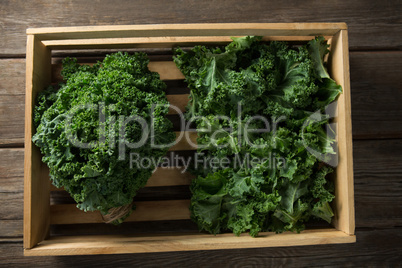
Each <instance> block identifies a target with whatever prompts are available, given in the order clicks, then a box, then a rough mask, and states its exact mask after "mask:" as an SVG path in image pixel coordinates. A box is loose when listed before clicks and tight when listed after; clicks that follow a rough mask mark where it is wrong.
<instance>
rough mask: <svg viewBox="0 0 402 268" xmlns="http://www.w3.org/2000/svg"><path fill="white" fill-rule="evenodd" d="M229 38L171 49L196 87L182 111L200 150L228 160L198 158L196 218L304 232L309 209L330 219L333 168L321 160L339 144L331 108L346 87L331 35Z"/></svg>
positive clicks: (215, 227) (220, 226) (219, 224)
mask: <svg viewBox="0 0 402 268" xmlns="http://www.w3.org/2000/svg"><path fill="white" fill-rule="evenodd" d="M232 39H233V42H232V43H230V44H229V45H228V46H226V47H224V48H219V47H218V48H211V47H205V46H196V47H194V48H193V49H191V50H190V51H183V50H182V49H180V48H178V49H176V51H175V57H174V61H175V63H176V65H177V66H178V68H179V69H180V70H181V71H182V72H183V74H184V75H185V77H186V81H187V83H188V86H189V88H190V90H191V94H190V103H189V106H188V109H187V113H186V117H187V119H188V120H192V121H195V122H196V124H197V132H198V136H199V138H198V140H197V143H198V147H199V149H198V152H199V153H202V154H203V156H204V159H208V158H210V159H215V160H216V162H220V161H221V162H220V163H222V161H224V160H226V161H227V163H228V164H227V165H226V166H223V167H222V166H218V167H214V166H213V165H209V166H207V167H205V166H204V165H199V166H194V167H193V172H194V173H195V175H197V177H196V179H194V180H193V182H192V185H191V191H192V198H191V206H190V210H191V217H192V219H193V220H194V221H195V222H196V223H197V224H198V226H199V228H200V230H206V231H208V232H210V233H213V234H217V233H221V232H223V231H227V230H231V231H232V232H233V233H235V234H236V235H239V234H241V233H243V232H249V233H250V235H251V236H257V235H258V233H259V232H260V231H274V232H283V231H288V230H289V231H297V232H299V231H301V230H303V229H304V228H305V226H304V223H305V222H306V221H308V220H309V219H311V218H320V219H324V220H326V221H327V222H330V221H331V218H332V216H333V213H332V210H331V206H330V202H331V201H332V200H333V198H334V195H333V186H331V183H330V182H329V180H328V179H326V175H327V174H328V173H331V172H332V169H331V168H330V167H328V166H325V165H324V166H323V164H322V162H326V163H328V162H327V161H328V159H330V158H331V157H332V158H333V157H334V156H336V152H335V149H334V147H335V140H334V139H333V137H331V136H328V135H327V133H326V130H325V127H326V126H327V125H328V123H329V115H328V114H326V112H325V108H326V107H327V105H328V104H330V103H331V102H333V101H334V100H335V99H336V97H337V96H338V95H339V94H340V93H341V91H342V89H341V87H340V86H339V85H337V84H336V83H335V81H334V80H332V79H331V78H330V77H329V75H328V72H327V71H326V68H325V62H324V57H325V55H326V54H327V53H328V45H327V43H326V41H325V40H324V38H323V37H317V38H315V39H314V40H311V41H310V42H308V44H306V45H303V46H300V47H290V46H288V45H287V44H286V43H284V42H271V43H269V44H268V45H267V44H264V43H262V42H261V38H260V37H249V36H247V37H241V38H232ZM217 115H219V117H217ZM256 116H257V117H256ZM266 121H268V122H269V123H270V124H269V126H268V127H267V126H266V124H265V123H264V122H266ZM264 129H265V130H264ZM250 130H264V131H250ZM245 159H257V160H258V159H260V160H261V161H256V162H255V163H252V164H247V162H244V160H245Z"/></svg>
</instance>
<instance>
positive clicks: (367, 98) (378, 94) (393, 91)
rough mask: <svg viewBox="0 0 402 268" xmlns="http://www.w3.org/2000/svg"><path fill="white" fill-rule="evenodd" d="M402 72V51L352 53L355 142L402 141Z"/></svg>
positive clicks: (351, 73)
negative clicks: (365, 140)
mask: <svg viewBox="0 0 402 268" xmlns="http://www.w3.org/2000/svg"><path fill="white" fill-rule="evenodd" d="M401 70H402V52H400V51H398V52H371V53H365V52H354V53H351V56H350V78H351V88H352V129H353V137H354V138H356V139H370V138H374V139H380V138H401V137H402V124H401V118H402V106H401V101H402V83H401V82H400V78H401Z"/></svg>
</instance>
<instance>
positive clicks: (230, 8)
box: [0, 0, 402, 55]
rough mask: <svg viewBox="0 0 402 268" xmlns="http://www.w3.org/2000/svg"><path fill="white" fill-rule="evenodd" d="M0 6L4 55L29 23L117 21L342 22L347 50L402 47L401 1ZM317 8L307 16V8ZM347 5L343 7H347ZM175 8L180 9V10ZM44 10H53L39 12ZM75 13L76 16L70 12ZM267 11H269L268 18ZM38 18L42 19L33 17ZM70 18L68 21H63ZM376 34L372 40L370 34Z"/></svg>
mask: <svg viewBox="0 0 402 268" xmlns="http://www.w3.org/2000/svg"><path fill="white" fill-rule="evenodd" d="M2 6H3V8H2V9H1V10H0V25H2V27H1V28H0V36H4V37H6V38H2V40H1V41H0V46H1V50H0V51H1V54H2V55H16V54H18V55H23V54H24V53H25V40H26V35H25V30H26V28H28V27H43V26H49V25H51V26H81V25H117V24H123V25H127V24H151V23H189V22H194V23H208V22H209V23H210V22H222V23H228V22H239V21H243V22H250V21H252V22H265V23H266V22H278V21H280V22H301V21H302V22H323V21H325V22H340V21H344V22H346V23H347V24H348V26H349V29H350V37H351V38H350V45H351V49H353V50H355V49H379V48H394V49H398V48H400V47H401V36H402V34H401V33H402V32H401V31H402V30H401V29H402V27H401V22H400V20H398V18H399V12H398V10H401V4H400V3H399V2H393V3H392V4H391V3H387V4H383V5H378V3H377V2H375V1H369V2H367V1H362V0H359V1H354V2H353V3H351V2H350V1H349V2H348V1H343V2H322V3H321V2H316V1H307V2H306V1H304V2H303V3H297V4H295V6H294V8H293V9H291V10H289V4H288V3H286V2H283V1H279V0H275V1H272V2H270V4H269V5H266V3H264V2H261V1H256V0H252V1H248V2H247V3H245V2H242V1H240V0H233V1H223V2H219V3H215V5H214V8H211V7H210V4H209V3H196V4H195V3H193V2H191V1H189V2H187V3H184V4H183V3H179V2H174V1H170V2H169V3H168V4H166V5H163V8H161V6H160V5H158V2H155V1H148V2H142V3H141V8H138V3H134V2H131V1H126V0H121V1H118V2H113V3H103V4H100V5H97V6H96V13H94V16H95V15H96V16H95V17H96V19H94V18H95V17H93V16H85V15H84V14H87V11H88V10H91V9H92V8H93V5H92V4H90V3H82V2H81V1H77V0H74V1H69V2H68V3H67V2H63V1H62V2H57V3H52V4H49V3H45V2H43V1H42V0H34V1H29V3H26V1H22V0H19V1H13V2H9V1H6V2H3V5H2ZM312 6H314V9H315V10H320V13H319V14H316V15H315V16H311V7H312ZM345 6H347V8H345ZM178 10H179V11H180V13H178ZM43 14H51V15H49V16H43ZM74 14H75V15H74ZM266 14H271V15H270V16H267V15H266ZM36 17H38V18H39V17H40V18H41V19H40V20H39V19H33V18H36ZM66 22H68V23H66ZM373 36H375V37H376V38H375V42H373V40H372V38H373Z"/></svg>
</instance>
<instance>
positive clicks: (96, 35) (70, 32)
mask: <svg viewBox="0 0 402 268" xmlns="http://www.w3.org/2000/svg"><path fill="white" fill-rule="evenodd" d="M346 29H347V26H346V24H345V23H186V24H143V25H107V26H79V27H44V28H36V29H35V28H34V29H32V28H29V29H27V31H26V32H27V34H28V35H29V34H32V35H36V36H38V37H40V39H41V40H43V41H47V40H76V39H103V38H132V37H152V38H153V37H157V38H159V37H166V36H168V37H170V36H172V37H183V36H190V37H198V36H231V35H237V34H238V35H247V34H250V35H268V36H277V35H278V34H281V35H283V36H294V35H297V36H311V35H314V34H315V33H317V32H322V33H323V34H325V35H334V34H335V33H337V32H338V31H339V30H346ZM151 40H152V39H151ZM157 40H158V39H155V41H154V43H157V42H163V41H166V40H169V39H166V40H165V39H162V40H159V41H157ZM144 41H145V40H144ZM44 44H45V43H44ZM45 45H46V44H45Z"/></svg>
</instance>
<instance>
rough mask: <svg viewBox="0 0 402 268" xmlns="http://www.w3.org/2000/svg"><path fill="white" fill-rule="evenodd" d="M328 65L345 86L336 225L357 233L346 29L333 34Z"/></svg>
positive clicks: (340, 110) (339, 120)
mask: <svg viewBox="0 0 402 268" xmlns="http://www.w3.org/2000/svg"><path fill="white" fill-rule="evenodd" d="M329 64H330V66H329V69H330V70H331V75H332V77H333V78H334V79H335V80H336V81H337V83H338V84H340V85H341V86H342V90H343V93H342V94H341V95H340V96H339V98H338V107H337V113H338V114H337V118H336V123H337V128H336V129H337V139H338V150H339V156H340V157H339V163H338V166H337V168H336V180H335V196H336V198H335V217H334V225H335V228H336V229H338V230H341V231H344V232H345V233H346V234H354V229H355V222H354V191H353V158H352V157H353V152H352V149H353V146H352V122H351V105H350V78H349V50H348V39H347V31H346V30H341V31H339V32H338V33H337V34H336V35H334V37H333V38H332V42H331V54H330V58H329Z"/></svg>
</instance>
